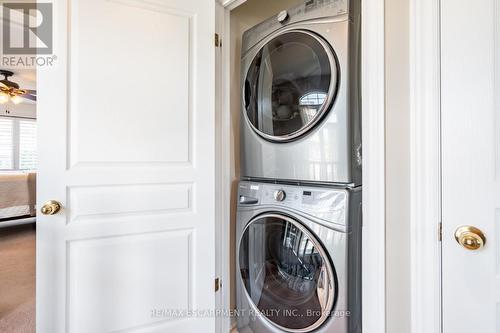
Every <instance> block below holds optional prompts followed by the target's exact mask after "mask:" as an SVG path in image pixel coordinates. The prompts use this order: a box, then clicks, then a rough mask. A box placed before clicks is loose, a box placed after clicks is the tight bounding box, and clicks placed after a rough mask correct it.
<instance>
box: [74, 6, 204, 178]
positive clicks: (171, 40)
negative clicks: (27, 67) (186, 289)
mask: <svg viewBox="0 0 500 333" xmlns="http://www.w3.org/2000/svg"><path fill="white" fill-rule="evenodd" d="M93 1H94V2H95V3H94V4H92V3H91V2H90V1H89V2H80V1H76V0H69V8H68V14H67V15H68V18H69V23H68V31H67V33H68V45H67V54H68V68H67V74H68V75H67V82H68V88H67V93H66V98H67V105H68V114H67V122H68V125H67V159H68V166H67V169H68V170H69V169H73V168H75V167H79V168H82V167H83V168H89V167H107V168H116V167H157V166H159V167H179V166H181V167H186V168H187V167H190V166H192V165H193V164H194V159H195V158H196V152H194V151H193V148H195V147H194V146H195V140H196V138H194V133H195V132H196V126H197V124H196V122H195V119H196V118H197V116H196V112H197V109H196V103H195V100H196V97H197V93H196V87H195V82H194V81H195V78H194V75H195V73H196V68H195V66H196V65H197V63H196V60H195V54H194V52H196V46H195V45H194V43H195V41H196V40H198V39H199V38H200V36H198V32H197V31H196V26H197V15H196V13H194V12H193V13H192V12H188V11H181V10H175V9H172V8H170V7H168V6H166V5H165V4H161V3H150V2H145V1H137V0H114V1H105V2H103V3H101V1H97V0H93ZM98 5H100V6H102V8H101V9H100V10H101V11H104V10H105V11H109V12H110V13H112V12H115V11H120V13H121V15H122V17H121V18H120V19H115V22H114V26H115V27H114V28H113V29H114V30H113V31H108V32H107V33H108V34H109V35H110V36H111V35H113V36H114V35H119V34H123V35H125V36H127V37H126V38H127V39H129V40H128V41H129V42H127V40H126V39H120V38H119V37H118V36H116V38H114V39H116V41H115V42H111V43H110V40H113V38H111V37H110V36H108V37H109V38H107V37H106V36H105V35H103V36H101V34H100V33H102V31H101V32H99V31H98V30H96V31H92V29H93V27H94V26H99V25H101V24H100V23H99V21H97V22H96V20H98V18H93V19H91V18H89V17H87V15H86V14H87V11H88V10H89V7H92V6H94V7H97V6H98ZM115 7H116V8H115ZM160 16H165V17H164V18H163V19H160ZM134 19H136V20H139V21H141V22H148V21H149V22H150V25H149V26H145V25H144V24H143V26H142V27H141V29H142V30H143V31H140V32H139V29H137V28H136V27H135V26H134V25H133V24H131V22H133V21H134ZM101 23H102V22H101ZM102 24H105V22H104V23H102ZM160 24H161V26H159V25H160ZM161 28H163V29H161ZM96 29H97V28H96ZM146 30H147V31H148V32H149V33H148V37H147V38H141V35H142V34H144V33H145V31H146ZM134 31H135V32H134ZM104 33H106V31H104ZM82 34H83V35H82ZM134 34H135V35H134ZM91 37H92V38H91ZM108 44H109V45H108ZM154 45H157V49H158V55H155V56H151V55H148V58H151V59H149V61H148V62H146V61H142V62H141V61H137V59H141V56H142V55H141V50H142V49H147V48H151V47H153V46H154ZM173 45H175V48H173V47H172V46H173ZM101 46H102V47H101ZM102 50H106V52H104V51H102ZM161 57H163V58H165V59H167V58H169V57H170V58H174V59H171V61H166V62H164V64H163V66H158V65H157V64H158V63H159V61H158V60H159V59H160V58H161ZM109 63H114V64H115V66H114V67H111V68H110V67H109V66H107V65H106V64H109ZM90 64H92V65H93V67H94V68H93V71H91V72H90V73H89V72H88V71H80V70H79V69H80V68H88V67H90ZM124 68H127V70H124ZM181 78H182V79H185V81H183V80H180V79H181ZM113 80H119V81H121V82H122V84H121V85H117V86H115V85H111V86H106V82H111V81H113ZM159 81H160V82H159ZM158 83H161V85H159V84H158ZM82 96H86V97H85V98H81V97H82ZM120 96H125V97H126V98H120ZM85 100H86V101H85ZM160 102H161V103H162V108H163V109H158V108H153V107H151V106H152V103H160ZM82 103H85V104H84V106H86V108H85V107H82V105H81V104H82ZM103 104H104V106H103ZM100 108H104V109H106V113H107V115H106V116H103V115H102V112H101V113H99V111H100V110H99V109H100ZM176 109H177V110H179V111H182V112H176V113H174V112H172V110H176ZM184 110H187V112H184ZM96 112H97V114H95V113H96ZM162 115H163V118H162ZM167 115H168V119H167ZM97 116H98V117H100V118H101V123H94V122H93V121H92V120H93V119H94V118H96V117H97ZM120 119H122V120H121V122H120V121H118V120H120ZM131 119H136V124H134V126H138V127H139V128H141V127H142V128H144V129H147V131H146V132H145V133H137V132H136V131H134V130H133V129H134V128H133V127H130V126H127V124H126V121H127V120H131ZM106 125H107V126H106ZM119 125H123V130H122V131H121V130H120V127H118V126H119ZM113 126H114V127H113ZM110 128H112V129H113V130H114V131H115V137H112V138H110V137H109V132H108V130H109V129H110ZM170 133H171V134H170ZM180 135H183V136H184V137H183V139H182V140H180V138H178V137H179V136H180ZM143 136H144V137H145V138H143ZM154 137H157V140H158V141H159V142H161V141H165V142H171V141H172V140H173V139H174V138H176V137H177V138H176V139H177V141H176V144H175V145H164V147H163V149H153V147H151V146H148V145H144V144H141V143H144V142H147V141H149V140H150V139H151V140H152V139H153V138H154ZM112 139H116V140H117V139H120V141H123V145H112V144H111V143H112ZM141 139H142V140H141ZM91 140H98V141H100V145H99V146H98V147H91V146H89V145H87V144H86V142H90V141H91ZM168 147H169V148H168ZM131 148H135V149H133V150H134V151H135V153H134V155H133V156H131V155H130V154H129V153H128V152H129V151H130V150H131Z"/></svg>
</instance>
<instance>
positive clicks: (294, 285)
mask: <svg viewBox="0 0 500 333" xmlns="http://www.w3.org/2000/svg"><path fill="white" fill-rule="evenodd" d="M238 256H239V257H238V263H239V269H240V273H241V278H242V281H243V285H244V287H245V289H246V292H247V295H248V297H249V299H250V302H251V303H252V304H253V306H254V307H255V308H256V310H258V311H260V312H261V313H262V315H263V316H265V318H267V319H268V320H269V321H271V323H273V324H274V325H276V326H278V327H279V328H281V329H283V330H286V331H289V332H310V331H312V330H314V329H315V328H317V327H319V326H320V325H321V324H322V323H323V322H324V321H325V320H326V319H328V317H329V315H330V313H331V311H332V309H333V306H334V301H335V298H336V297H335V296H336V289H337V286H336V278H335V272H334V270H333V268H332V266H331V264H330V260H329V259H328V257H327V255H326V252H325V251H324V249H323V248H322V246H321V244H320V243H319V242H318V241H317V240H316V239H315V237H314V236H313V235H312V234H311V233H310V232H309V231H308V230H307V229H306V228H305V227H304V226H302V225H301V224H300V223H299V222H297V221H296V220H294V219H292V218H290V217H288V216H284V215H280V214H274V213H273V214H264V215H260V216H259V217H257V218H256V219H254V220H252V221H251V222H250V223H248V225H247V227H246V228H245V230H244V232H243V235H242V237H241V239H240V245H239V254H238Z"/></svg>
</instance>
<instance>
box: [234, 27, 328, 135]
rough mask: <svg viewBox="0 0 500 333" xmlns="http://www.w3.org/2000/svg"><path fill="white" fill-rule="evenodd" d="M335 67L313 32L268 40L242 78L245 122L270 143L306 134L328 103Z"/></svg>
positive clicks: (288, 33) (280, 36)
mask: <svg viewBox="0 0 500 333" xmlns="http://www.w3.org/2000/svg"><path fill="white" fill-rule="evenodd" d="M337 67H338V65H337V60H336V57H335V54H334V52H333V51H332V49H331V47H330V46H329V45H328V43H327V42H326V41H324V40H323V39H322V38H321V37H319V36H318V35H316V34H315V33H312V32H309V31H305V30H293V31H289V32H285V33H283V34H280V35H278V36H277V37H274V38H272V39H271V40H269V41H268V42H267V43H266V44H265V45H264V46H263V47H262V48H261V49H260V50H259V52H258V53H257V54H256V55H255V57H254V59H253V61H252V63H251V64H250V67H249V69H248V72H247V75H246V80H245V87H244V109H245V111H246V112H244V113H245V114H246V118H247V121H248V123H249V124H250V125H251V126H252V128H253V129H254V130H255V131H256V132H257V133H258V134H259V135H261V136H262V137H264V138H265V139H267V140H270V141H278V142H280V141H291V140H293V139H295V138H298V137H300V136H302V135H304V134H306V133H307V132H308V131H309V130H310V129H312V128H313V127H314V126H315V125H316V124H317V123H318V122H319V121H320V120H321V119H322V117H323V116H324V115H325V114H326V113H327V112H328V111H329V109H330V107H331V105H332V103H333V102H334V99H335V95H336V92H337V88H338V87H337V86H338V69H337Z"/></svg>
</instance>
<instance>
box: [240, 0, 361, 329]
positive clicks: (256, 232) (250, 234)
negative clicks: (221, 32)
mask: <svg viewBox="0 0 500 333" xmlns="http://www.w3.org/2000/svg"><path fill="white" fill-rule="evenodd" d="M360 21H361V20H360V3H359V0H350V1H349V0H309V1H306V2H305V3H304V4H302V5H300V6H297V7H295V8H292V9H289V10H287V11H282V12H281V13H279V15H277V16H276V17H272V18H270V19H268V20H266V21H264V22H262V23H260V24H259V25H257V26H255V27H253V28H252V29H250V30H248V31H246V32H245V33H244V35H243V43H242V81H243V82H242V89H243V98H242V99H243V101H242V113H243V115H242V122H241V142H242V144H241V152H242V161H241V168H242V170H241V174H242V181H241V182H240V184H239V190H238V209H237V227H236V252H237V253H236V260H237V263H236V264H237V274H236V275H237V276H236V291H237V310H238V312H237V313H238V318H237V320H238V331H239V333H283V332H320V333H359V332H361V108H360V78H359V76H360V61H359V60H360Z"/></svg>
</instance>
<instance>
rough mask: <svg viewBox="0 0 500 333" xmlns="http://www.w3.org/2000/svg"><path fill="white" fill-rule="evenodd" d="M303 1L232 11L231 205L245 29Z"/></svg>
mask: <svg viewBox="0 0 500 333" xmlns="http://www.w3.org/2000/svg"><path fill="white" fill-rule="evenodd" d="M302 2H303V0H248V1H246V2H245V3H244V4H243V5H241V6H239V7H238V8H236V9H235V10H233V11H231V17H230V21H231V36H230V39H231V40H230V46H231V50H230V52H231V56H230V59H231V73H230V75H231V79H230V84H231V88H232V89H231V145H232V146H231V161H232V163H233V165H232V166H231V177H232V180H233V186H232V191H231V202H232V203H236V194H237V193H236V191H237V184H238V180H239V177H240V172H239V170H240V154H239V151H240V149H239V148H240V133H239V128H240V113H241V107H240V105H241V102H240V101H241V89H240V87H241V83H240V58H241V52H240V51H241V36H242V34H243V32H244V31H245V30H248V29H249V28H251V27H253V26H254V25H256V24H258V23H259V22H262V21H264V20H265V19H267V18H268V17H271V16H272V15H275V14H277V13H279V12H280V11H281V10H283V9H287V8H290V7H293V6H295V5H298V4H300V3H302ZM235 226H236V206H235V205H234V204H233V205H231V235H233V237H232V238H231V244H230V249H235V246H236V245H235V239H234V235H235V232H236V231H235ZM234 254H235V251H234V250H233V251H231V256H232V257H231V281H235V272H236V271H235V257H234ZM235 296H236V295H235V292H234V283H232V288H231V307H233V308H234V305H235Z"/></svg>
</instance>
